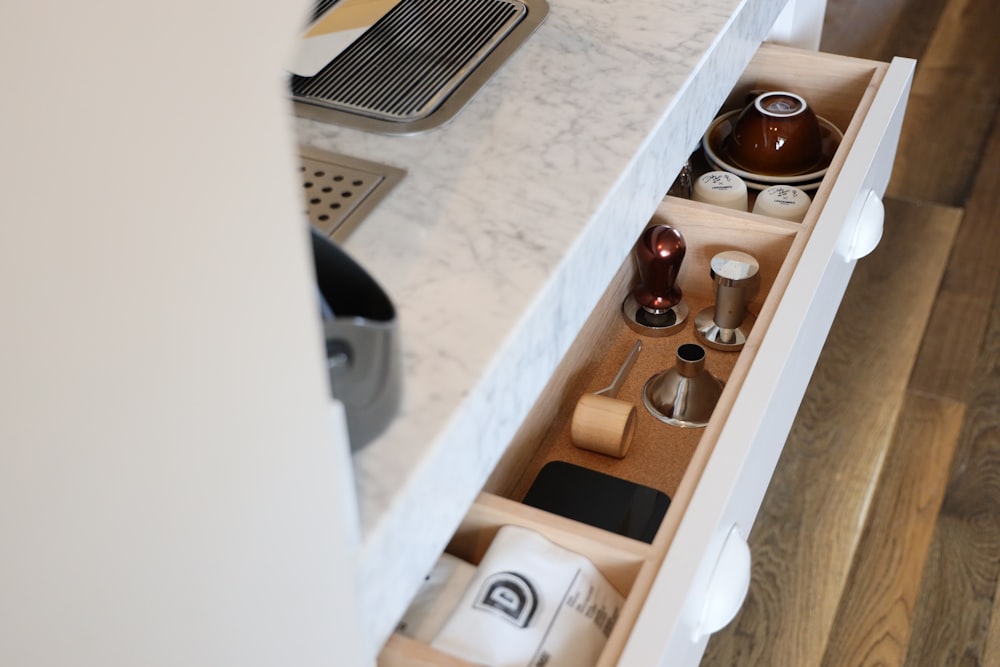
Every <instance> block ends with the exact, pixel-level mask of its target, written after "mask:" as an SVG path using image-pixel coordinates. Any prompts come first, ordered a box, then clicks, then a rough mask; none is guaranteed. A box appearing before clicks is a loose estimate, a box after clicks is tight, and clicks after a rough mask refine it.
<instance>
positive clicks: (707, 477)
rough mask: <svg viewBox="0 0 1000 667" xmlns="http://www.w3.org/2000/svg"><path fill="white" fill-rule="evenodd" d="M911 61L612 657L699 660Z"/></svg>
mask: <svg viewBox="0 0 1000 667" xmlns="http://www.w3.org/2000/svg"><path fill="white" fill-rule="evenodd" d="M913 69H914V62H913V61H912V60H909V59H904V58H897V59H894V60H893V62H892V64H891V65H890V67H889V68H888V71H887V72H886V75H885V78H884V80H883V82H882V84H881V86H880V88H879V91H878V93H877V95H876V96H875V98H874V100H873V102H872V106H871V108H870V109H869V112H868V114H867V116H866V118H865V121H864V123H863V124H862V126H861V128H860V130H859V133H858V137H857V141H856V142H855V144H854V146H853V147H852V149H851V152H850V154H849V155H848V156H847V159H846V161H845V164H844V168H843V170H842V171H841V172H840V175H839V177H838V179H837V182H836V183H835V184H834V185H833V188H832V189H831V193H830V197H829V200H828V201H827V204H826V206H825V207H824V210H823V213H822V214H821V216H820V218H819V220H818V221H817V224H816V227H815V229H814V230H813V232H812V235H811V236H810V238H809V239H808V242H807V243H806V246H805V248H804V250H803V253H802V256H801V258H800V259H799V262H798V264H797V266H796V269H795V271H794V272H793V274H792V277H791V279H790V282H789V285H788V288H787V290H786V292H785V294H784V296H783V298H782V301H781V303H780V304H779V306H778V308H777V310H776V311H775V316H774V319H773V320H772V323H771V325H770V327H769V329H768V333H767V335H766V336H765V337H764V339H763V341H762V342H761V346H760V350H759V351H758V353H757V357H756V359H755V360H754V363H753V367H752V368H751V369H750V371H749V373H748V375H747V379H746V382H745V384H744V387H743V390H742V391H741V393H740V395H739V396H738V397H737V399H736V402H735V404H734V406H733V410H732V412H731V413H730V415H729V418H728V420H727V422H726V424H725V425H724V426H723V428H722V430H721V433H720V437H719V440H718V443H717V445H716V447H715V449H714V451H713V452H712V455H711V457H710V458H709V461H708V463H707V465H706V468H705V470H704V473H703V475H702V477H701V480H700V482H699V484H698V488H697V489H696V491H695V493H694V495H693V496H692V499H691V502H690V504H689V506H688V509H687V511H686V513H685V515H684V517H683V518H682V519H681V522H680V525H679V526H678V529H677V533H676V535H675V537H674V540H673V543H672V545H671V548H670V550H669V551H668V552H667V555H666V557H665V559H664V561H663V564H662V566H661V567H660V570H659V572H658V573H657V575H656V577H655V579H654V581H653V585H652V587H651V588H650V591H649V595H648V597H647V600H646V602H645V604H644V606H643V610H642V612H641V613H640V615H639V617H638V618H637V619H636V623H635V625H634V627H633V630H632V633H631V635H630V637H629V640H628V642H627V643H626V645H625V648H624V651H623V653H622V656H621V659H620V661H619V665H629V666H634V667H640V666H643V667H645V666H648V665H652V664H658V665H671V666H675V665H697V664H698V662H699V660H700V659H701V655H702V653H703V652H704V650H705V645H706V644H707V641H708V636H707V635H704V636H698V634H697V625H698V620H699V618H700V616H701V611H702V608H703V606H704V600H705V596H704V593H705V591H706V590H707V588H708V580H709V577H710V576H711V574H712V569H713V567H714V565H715V563H716V560H717V557H718V555H719V553H720V552H721V550H722V548H723V543H724V541H725V539H726V537H727V535H728V534H729V533H730V531H731V529H732V528H733V527H734V526H735V527H737V528H738V530H739V532H740V533H741V534H742V535H744V536H746V535H747V534H748V533H749V531H750V529H751V527H752V525H753V521H754V519H755V518H756V515H757V511H758V510H759V508H760V503H761V501H762V499H763V497H764V493H765V491H766V489H767V486H768V483H769V482H770V479H771V475H772V474H773V472H774V467H775V465H776V464H777V461H778V458H779V456H780V454H781V450H782V448H783V446H784V442H785V439H786V437H787V436H788V432H789V429H790V428H791V424H792V421H793V420H794V417H795V413H796V412H797V410H798V406H799V403H800V401H801V399H802V396H803V394H804V393H805V389H806V386H807V385H808V382H809V379H810V377H811V374H812V369H813V368H814V366H815V364H816V361H817V359H818V357H819V353H820V351H821V349H822V347H823V343H824V342H825V340H826V336H827V334H828V332H829V330H830V325H831V324H832V322H833V319H834V316H835V315H836V311H837V307H838V306H839V304H840V300H841V298H842V296H843V293H844V290H845V289H846V287H847V283H848V281H849V280H850V277H851V274H852V273H853V269H854V265H855V262H854V261H853V260H848V259H845V257H844V249H843V241H842V240H841V237H843V236H845V229H847V228H849V227H850V226H851V224H852V223H853V221H856V220H857V218H858V217H859V216H860V213H861V210H860V209H861V207H862V205H863V204H864V201H865V199H866V198H867V195H868V193H869V192H874V193H875V194H876V195H877V196H879V197H881V196H882V194H884V192H885V188H886V186H887V184H888V181H889V176H890V173H891V168H892V163H893V160H894V158H895V152H896V147H897V145H898V138H899V132H900V128H901V126H902V120H903V113H904V110H905V106H906V98H907V95H908V93H909V87H910V82H911V80H912V76H913Z"/></svg>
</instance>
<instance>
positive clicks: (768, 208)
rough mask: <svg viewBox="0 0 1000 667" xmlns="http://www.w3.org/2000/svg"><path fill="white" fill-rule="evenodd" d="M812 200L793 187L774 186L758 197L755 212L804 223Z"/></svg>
mask: <svg viewBox="0 0 1000 667" xmlns="http://www.w3.org/2000/svg"><path fill="white" fill-rule="evenodd" d="M811 203H812V199H811V198H810V197H809V195H807V194H806V193H805V192H803V191H802V190H800V189H798V188H796V187H793V186H791V185H774V186H771V187H769V188H768V189H767V190H764V191H763V192H761V193H760V194H759V195H757V201H756V202H755V203H754V205H753V212H754V213H758V214H760V215H766V216H769V217H772V218H781V219H782V220H790V221H792V222H802V218H804V217H806V211H808V210H809V204H811Z"/></svg>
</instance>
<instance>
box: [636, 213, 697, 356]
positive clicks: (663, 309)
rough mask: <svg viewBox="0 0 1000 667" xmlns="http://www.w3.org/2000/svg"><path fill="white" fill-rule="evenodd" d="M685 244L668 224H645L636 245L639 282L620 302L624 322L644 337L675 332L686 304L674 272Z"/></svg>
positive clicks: (678, 327) (676, 270) (679, 265)
mask: <svg viewBox="0 0 1000 667" xmlns="http://www.w3.org/2000/svg"><path fill="white" fill-rule="evenodd" d="M686 248H687V246H686V245H685V243H684V237H683V236H681V233H680V232H679V231H677V230H676V229H674V228H673V227H670V226H669V225H654V226H652V227H648V228H647V229H646V231H644V232H643V233H642V236H641V237H640V238H639V242H638V243H637V244H636V246H635V258H636V261H637V263H638V268H639V284H638V285H636V286H635V288H634V289H633V290H632V293H631V294H629V295H628V296H627V297H626V298H625V303H623V304H622V314H623V315H624V316H625V321H626V322H627V323H628V325H629V326H630V327H631V328H632V329H633V330H635V331H636V332H638V333H640V334H642V335H644V336H669V335H671V334H674V333H677V332H678V331H679V330H680V329H681V327H682V326H684V320H685V319H687V315H688V307H687V304H686V303H684V300H683V299H682V296H683V295H682V293H681V289H680V288H679V287H678V286H677V275H678V274H679V273H680V270H681V262H682V261H683V260H684V251H685V250H686Z"/></svg>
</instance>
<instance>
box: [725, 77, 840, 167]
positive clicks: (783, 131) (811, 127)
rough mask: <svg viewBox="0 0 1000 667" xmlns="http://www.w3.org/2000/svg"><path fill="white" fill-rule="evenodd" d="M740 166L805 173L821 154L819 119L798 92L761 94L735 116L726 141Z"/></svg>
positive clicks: (731, 154) (821, 140)
mask: <svg viewBox="0 0 1000 667" xmlns="http://www.w3.org/2000/svg"><path fill="white" fill-rule="evenodd" d="M726 143H727V145H726V148H727V151H728V153H729V159H730V160H731V161H732V162H733V163H734V164H735V165H736V166H738V167H740V168H741V169H745V170H746V171H749V172H753V173H756V174H764V175H768V176H772V175H773V176H790V175H793V174H801V173H806V172H808V171H809V170H810V169H812V168H814V167H816V165H817V163H818V162H819V161H820V159H821V158H822V155H823V138H822V135H821V133H820V126H819V119H818V118H817V117H816V114H815V113H814V112H813V110H812V109H811V108H810V107H809V105H808V104H807V103H806V101H805V99H803V98H802V96H801V95H796V94H795V93H790V92H787V91H772V92H766V93H761V94H760V95H758V96H757V97H756V98H754V100H753V102H751V103H750V104H748V105H747V106H746V108H744V109H743V111H742V112H740V114H739V115H738V116H737V118H736V121H735V122H734V123H733V131H732V133H731V134H730V136H729V141H728V142H726Z"/></svg>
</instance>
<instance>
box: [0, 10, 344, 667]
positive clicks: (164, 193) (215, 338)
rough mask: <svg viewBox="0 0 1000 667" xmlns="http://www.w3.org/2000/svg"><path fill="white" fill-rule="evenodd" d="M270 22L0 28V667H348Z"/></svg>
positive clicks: (236, 15)
mask: <svg viewBox="0 0 1000 667" xmlns="http://www.w3.org/2000/svg"><path fill="white" fill-rule="evenodd" d="M306 4H307V3H306V2H305V0H299V1H298V2H284V1H283V0H282V1H275V2H254V1H253V0H251V2H241V3H237V2H223V1H222V0H217V1H215V2H209V0H170V1H169V2H157V3H152V2H115V1H114V0H92V1H90V2H86V3H58V6H53V5H51V4H48V3H36V2H30V1H29V0H13V2H7V3H5V5H4V9H3V17H2V20H0V86H2V87H3V93H2V97H0V99H2V106H0V108H2V112H0V165H2V180H0V540H2V541H0V664H2V665H9V666H21V665H63V664H65V665H101V666H102V667H106V666H110V665H137V666H138V665H142V666H143V667H148V666H152V665H184V666H185V667H190V666H193V665H241V666H247V665H258V664H259V665H265V664H272V665H273V664H280V665H296V666H299V665H310V664H326V665H332V664H338V665H345V664H353V660H352V658H351V656H352V655H355V654H354V653H352V652H353V651H356V649H357V646H356V645H357V641H356V639H357V638H356V633H354V632H352V631H351V623H352V620H353V619H352V616H351V613H350V610H351V608H352V599H351V589H350V586H349V585H348V584H347V583H346V582H347V581H348V580H347V578H345V577H344V576H343V573H344V570H345V568H347V567H349V542H350V540H349V538H348V537H347V535H348V533H349V531H347V530H346V529H345V526H344V517H345V515H344V514H342V513H341V510H342V508H341V504H342V503H341V501H342V497H341V494H342V493H343V491H344V489H343V486H342V485H341V486H340V487H338V485H337V484H336V483H335V479H336V478H337V475H338V474H343V473H344V471H343V469H342V468H340V469H338V466H343V465H344V459H345V457H346V456H347V453H346V446H344V445H343V443H342V442H341V441H338V440H337V436H338V435H339V434H340V431H338V430H337V429H336V428H335V423H334V420H333V419H332V416H331V413H332V410H331V406H330V402H329V401H328V400H327V399H326V386H325V378H324V377H323V372H322V367H321V366H322V364H321V362H322V350H321V346H320V337H319V331H318V328H317V327H318V323H317V320H316V316H315V314H314V312H313V308H312V303H311V293H310V289H309V283H310V273H309V272H310V269H309V262H308V260H307V257H308V256H307V237H306V231H305V223H304V221H303V219H302V217H301V215H300V214H299V209H300V207H301V204H300V201H299V192H298V186H297V185H296V178H297V177H296V174H295V162H294V143H293V136H292V132H291V126H290V122H289V111H288V106H287V103H286V101H285V93H284V88H283V82H282V77H281V64H282V63H283V62H284V61H286V60H287V58H288V54H289V53H290V50H291V44H292V39H293V35H294V33H295V30H296V27H297V26H298V25H299V24H300V22H301V21H302V19H303V18H304V16H305V13H306Z"/></svg>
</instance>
